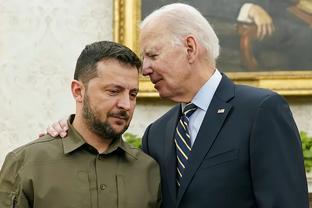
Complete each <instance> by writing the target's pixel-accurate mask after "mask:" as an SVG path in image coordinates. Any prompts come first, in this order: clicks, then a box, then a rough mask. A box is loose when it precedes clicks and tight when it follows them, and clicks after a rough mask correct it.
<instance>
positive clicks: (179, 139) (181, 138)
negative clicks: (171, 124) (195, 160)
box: [174, 103, 197, 187]
mask: <svg viewBox="0 0 312 208" xmlns="http://www.w3.org/2000/svg"><path fill="white" fill-rule="evenodd" d="M196 109H197V106H196V105H194V104H193V103H188V104H187V105H186V106H185V108H184V110H183V113H182V116H181V118H180V120H179V122H178V124H177V127H176V134H175V137H174V141H175V144H176V151H177V178H176V179H177V185H178V186H177V187H179V186H180V181H181V179H182V176H183V172H184V170H185V165H186V163H187V161H188V158H189V155H190V153H191V138H190V134H189V127H188V125H189V118H190V116H191V115H192V114H193V113H194V112H195V111H196Z"/></svg>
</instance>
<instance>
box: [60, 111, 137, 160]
mask: <svg viewBox="0 0 312 208" xmlns="http://www.w3.org/2000/svg"><path fill="white" fill-rule="evenodd" d="M74 118H75V115H70V117H69V119H68V121H67V124H68V136H67V137H65V138H63V139H62V142H63V149H64V154H68V153H70V152H72V151H75V150H77V149H78V148H80V147H81V146H83V145H84V144H86V142H85V140H84V139H83V138H82V136H81V135H80V134H79V132H78V131H77V130H76V129H75V128H74V127H73V125H72V124H71V123H72V122H73V120H74ZM118 148H120V149H122V150H123V151H124V152H127V153H128V154H129V155H130V156H132V157H133V158H135V159H137V156H136V151H135V149H136V148H132V147H131V146H130V145H128V144H127V143H126V142H124V141H123V140H122V139H121V138H120V139H116V140H115V141H113V142H112V143H111V144H110V146H109V147H108V149H107V151H106V152H104V153H102V154H110V153H112V152H115V151H116V150H117V149H118Z"/></svg>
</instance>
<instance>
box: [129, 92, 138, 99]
mask: <svg viewBox="0 0 312 208" xmlns="http://www.w3.org/2000/svg"><path fill="white" fill-rule="evenodd" d="M137 95H138V91H133V92H130V98H131V99H135V98H136V97H137Z"/></svg>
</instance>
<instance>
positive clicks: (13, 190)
mask: <svg viewBox="0 0 312 208" xmlns="http://www.w3.org/2000/svg"><path fill="white" fill-rule="evenodd" d="M160 194H161V193H160V172H159V167H158V164H157V163H156V162H155V161H154V160H153V159H151V158H150V157H149V156H147V155H146V154H145V153H143V152H142V151H141V150H139V149H137V148H133V147H131V146H130V145H128V144H127V143H125V142H123V140H122V139H119V140H116V141H114V142H113V143H112V144H111V145H110V146H109V148H108V150H107V151H106V152H105V153H103V154H99V153H98V152H97V151H96V150H95V149H94V148H93V147H91V146H90V145H88V144H86V143H85V141H84V139H83V138H82V137H81V136H80V134H79V133H78V132H77V131H76V130H75V129H74V128H73V126H72V125H70V126H69V131H68V137H66V138H64V139H60V138H52V137H50V136H48V135H46V136H44V138H40V139H37V140H35V141H34V142H31V143H29V144H27V145H24V146H22V147H20V148H18V149H16V150H14V151H12V152H10V153H9V154H8V155H7V157H6V159H5V162H4V164H3V166H2V169H1V172H0V207H1V208H11V207H18V208H26V207H27V208H28V207H35V208H52V207H55V208H71V207H72V208H80V207H81V208H89V207H90V208H106V207H107V208H115V207H116V208H145V207H146V208H147V207H160V202H161V195H160Z"/></svg>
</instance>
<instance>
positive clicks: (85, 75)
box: [74, 41, 142, 84]
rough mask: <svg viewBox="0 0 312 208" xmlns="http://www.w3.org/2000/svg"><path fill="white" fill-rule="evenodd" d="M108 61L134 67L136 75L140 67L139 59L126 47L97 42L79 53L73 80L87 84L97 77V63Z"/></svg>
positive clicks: (113, 43)
mask: <svg viewBox="0 0 312 208" xmlns="http://www.w3.org/2000/svg"><path fill="white" fill-rule="evenodd" d="M108 59H116V60H118V61H119V62H121V63H124V64H129V65H130V66H133V67H136V68H137V70H138V73H139V72H140V69H141V67H142V62H141V60H140V59H139V57H138V56H137V55H136V54H135V53H134V52H133V51H132V50H130V49H129V48H127V47H126V46H123V45H121V44H119V43H115V42H111V41H99V42H95V43H92V44H90V45H87V46H86V47H85V48H84V49H83V51H82V52H81V54H80V56H79V58H78V60H77V63H76V69H75V74H74V79H75V80H81V81H82V82H83V83H84V84H87V83H88V81H89V80H90V79H92V78H94V77H96V76H97V63H98V62H99V61H101V60H108Z"/></svg>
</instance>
